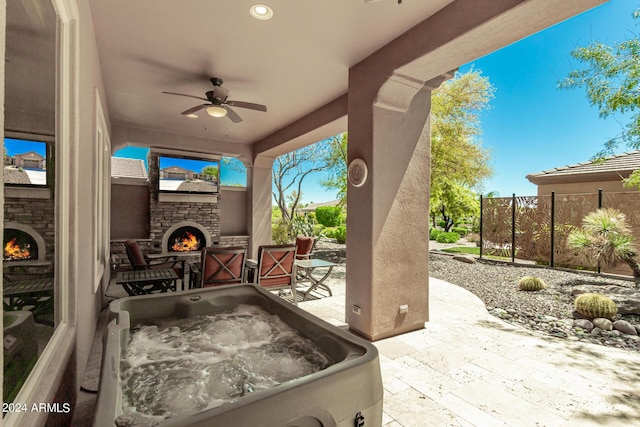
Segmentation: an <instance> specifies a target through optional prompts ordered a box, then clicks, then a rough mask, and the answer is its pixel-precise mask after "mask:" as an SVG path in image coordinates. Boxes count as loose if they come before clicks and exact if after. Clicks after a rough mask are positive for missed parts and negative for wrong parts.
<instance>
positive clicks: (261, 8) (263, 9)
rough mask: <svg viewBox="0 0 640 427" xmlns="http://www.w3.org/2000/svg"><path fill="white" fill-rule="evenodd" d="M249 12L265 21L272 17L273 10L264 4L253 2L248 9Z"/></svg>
mask: <svg viewBox="0 0 640 427" xmlns="http://www.w3.org/2000/svg"><path fill="white" fill-rule="evenodd" d="M249 13H250V14H251V16H253V17H254V18H256V19H260V20H262V21H266V20H268V19H271V18H272V17H273V10H272V9H271V8H270V7H269V6H266V5H264V4H254V5H253V6H251V8H250V9H249Z"/></svg>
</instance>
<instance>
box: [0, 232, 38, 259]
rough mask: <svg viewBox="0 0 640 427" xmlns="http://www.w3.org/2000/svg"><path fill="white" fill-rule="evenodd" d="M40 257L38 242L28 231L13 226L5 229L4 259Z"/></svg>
mask: <svg viewBox="0 0 640 427" xmlns="http://www.w3.org/2000/svg"><path fill="white" fill-rule="evenodd" d="M31 259H38V244H37V242H36V241H35V239H34V238H33V237H32V236H31V235H30V234H29V233H27V232H24V231H22V230H16V229H13V228H5V230H4V254H3V260H4V261H24V260H31Z"/></svg>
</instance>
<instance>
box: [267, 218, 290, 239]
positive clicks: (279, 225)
mask: <svg viewBox="0 0 640 427" xmlns="http://www.w3.org/2000/svg"><path fill="white" fill-rule="evenodd" d="M271 239H272V240H273V243H274V244H275V245H284V244H286V243H291V242H292V241H294V240H295V234H294V231H293V230H292V228H291V224H289V223H288V222H287V221H285V220H283V219H282V218H278V219H277V220H276V221H274V222H273V223H272V224H271Z"/></svg>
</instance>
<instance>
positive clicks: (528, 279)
mask: <svg viewBox="0 0 640 427" xmlns="http://www.w3.org/2000/svg"><path fill="white" fill-rule="evenodd" d="M546 287H547V284H546V283H544V281H543V280H542V279H540V278H539V277H533V276H525V277H523V278H522V279H520V281H519V282H518V289H520V290H521V291H539V290H542V289H545V288H546Z"/></svg>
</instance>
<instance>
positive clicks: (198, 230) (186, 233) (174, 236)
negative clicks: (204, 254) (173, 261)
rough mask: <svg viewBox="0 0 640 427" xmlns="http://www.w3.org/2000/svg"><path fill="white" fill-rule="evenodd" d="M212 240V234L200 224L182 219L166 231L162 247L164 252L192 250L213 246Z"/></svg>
mask: <svg viewBox="0 0 640 427" xmlns="http://www.w3.org/2000/svg"><path fill="white" fill-rule="evenodd" d="M211 242H212V241H211V234H210V233H209V232H208V231H207V229H205V228H204V227H202V226H201V225H200V224H198V223H196V222H192V221H181V222H179V223H177V224H175V225H174V226H173V227H171V228H170V229H169V230H167V231H166V233H164V236H163V237H162V244H161V247H162V249H163V251H164V252H191V251H200V250H201V249H202V248H204V247H206V246H211Z"/></svg>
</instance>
